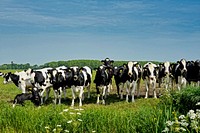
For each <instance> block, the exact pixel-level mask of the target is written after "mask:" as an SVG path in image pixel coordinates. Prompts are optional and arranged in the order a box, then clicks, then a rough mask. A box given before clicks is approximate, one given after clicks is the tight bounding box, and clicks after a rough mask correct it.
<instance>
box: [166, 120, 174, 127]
mask: <svg viewBox="0 0 200 133" xmlns="http://www.w3.org/2000/svg"><path fill="white" fill-rule="evenodd" d="M166 124H167V126H169V127H170V126H172V125H173V124H174V122H173V121H166Z"/></svg>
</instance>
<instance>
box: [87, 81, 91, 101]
mask: <svg viewBox="0 0 200 133" xmlns="http://www.w3.org/2000/svg"><path fill="white" fill-rule="evenodd" d="M87 90H88V99H89V98H90V84H89V85H88V87H87Z"/></svg>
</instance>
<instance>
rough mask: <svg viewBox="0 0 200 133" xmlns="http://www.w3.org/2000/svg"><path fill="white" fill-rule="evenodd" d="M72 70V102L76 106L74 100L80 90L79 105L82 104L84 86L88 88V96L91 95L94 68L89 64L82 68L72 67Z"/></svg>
mask: <svg viewBox="0 0 200 133" xmlns="http://www.w3.org/2000/svg"><path fill="white" fill-rule="evenodd" d="M71 72H72V77H73V78H72V81H71V82H72V83H71V90H72V104H71V106H74V100H75V98H76V92H78V91H79V106H82V100H83V93H84V87H87V88H88V97H90V96H89V95H90V84H91V80H92V70H91V69H90V68H89V67H88V66H84V67H82V68H78V67H71Z"/></svg>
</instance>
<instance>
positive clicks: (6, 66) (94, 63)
mask: <svg viewBox="0 0 200 133" xmlns="http://www.w3.org/2000/svg"><path fill="white" fill-rule="evenodd" d="M127 62H128V61H115V62H114V66H120V65H123V64H124V63H127ZM138 62H139V63H140V64H141V65H144V64H145V63H146V62H147V61H138ZM153 62H154V63H156V64H158V63H159V62H156V61H153ZM100 64H101V61H100V60H68V61H52V62H48V63H45V64H43V65H39V66H38V65H33V66H31V65H30V64H29V63H26V64H16V63H13V62H11V64H3V65H0V70H6V69H28V68H33V69H39V68H44V67H52V68H55V67H58V66H68V67H71V66H79V67H82V66H89V67H91V68H92V69H94V68H97V67H98V66H99V65H100Z"/></svg>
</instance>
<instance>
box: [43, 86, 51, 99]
mask: <svg viewBox="0 0 200 133" xmlns="http://www.w3.org/2000/svg"><path fill="white" fill-rule="evenodd" d="M49 93H50V88H49V87H48V88H46V97H45V99H44V101H46V100H47V99H48V98H49Z"/></svg>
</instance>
